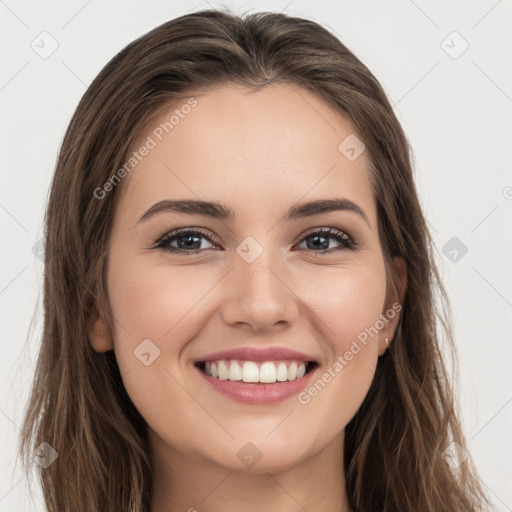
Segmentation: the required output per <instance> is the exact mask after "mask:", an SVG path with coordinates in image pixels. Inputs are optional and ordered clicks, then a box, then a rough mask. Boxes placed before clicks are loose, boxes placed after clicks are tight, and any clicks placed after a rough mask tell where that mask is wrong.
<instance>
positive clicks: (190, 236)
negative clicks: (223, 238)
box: [178, 235, 201, 249]
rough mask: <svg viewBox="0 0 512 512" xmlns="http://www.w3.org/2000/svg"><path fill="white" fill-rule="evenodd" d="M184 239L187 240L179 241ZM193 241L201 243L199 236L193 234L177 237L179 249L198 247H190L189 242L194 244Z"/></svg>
mask: <svg viewBox="0 0 512 512" xmlns="http://www.w3.org/2000/svg"><path fill="white" fill-rule="evenodd" d="M184 239H186V240H187V242H186V243H181V241H182V240H184ZM194 239H195V240H194ZM194 243H196V244H197V243H199V245H201V241H200V240H199V237H197V236H194V235H188V236H182V237H180V238H178V247H179V248H180V249H191V248H192V249H199V247H191V244H194Z"/></svg>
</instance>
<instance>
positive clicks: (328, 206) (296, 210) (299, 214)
mask: <svg viewBox="0 0 512 512" xmlns="http://www.w3.org/2000/svg"><path fill="white" fill-rule="evenodd" d="M334 211H349V212H353V213H355V214H357V215H358V216H359V217H361V218H362V219H363V220H364V221H365V222H366V224H368V226H370V222H369V220H368V216H367V215H366V213H365V212H364V211H363V210H362V208H360V207H359V206H358V205H357V204H355V203H353V202H352V201H350V200H348V199H344V198H333V199H318V200H316V201H310V202H307V203H301V204H298V205H296V206H293V207H292V208H290V209H289V210H288V212H287V213H286V214H285V220H297V219H302V218H306V217H311V216H313V215H320V214H322V213H329V212H334ZM163 212H176V213H187V214H190V215H204V216H207V217H212V218H215V219H219V220H224V221H230V222H232V221H234V220H235V212H234V210H232V209H231V208H230V207H229V206H225V205H223V204H221V203H217V202H209V201H200V200H190V199H181V200H170V199H166V200H164V201H159V202H158V203H156V204H154V205H153V206H152V207H151V208H150V209H149V210H148V211H147V212H146V213H144V215H142V217H141V218H140V219H139V221H138V223H140V222H142V221H145V220H147V219H149V218H151V217H154V216H155V215H157V214H159V213H163Z"/></svg>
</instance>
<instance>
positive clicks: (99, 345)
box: [88, 316, 114, 352]
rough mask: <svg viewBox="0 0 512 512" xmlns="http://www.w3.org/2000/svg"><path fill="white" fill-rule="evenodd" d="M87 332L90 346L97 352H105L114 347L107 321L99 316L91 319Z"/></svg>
mask: <svg viewBox="0 0 512 512" xmlns="http://www.w3.org/2000/svg"><path fill="white" fill-rule="evenodd" d="M88 332H89V341H90V342H91V345H92V348H93V349H94V350H96V351H97V352H107V351H108V350H113V349H114V340H113V336H112V332H111V331H110V328H109V327H108V325H107V323H106V322H105V321H104V320H102V319H101V318H100V317H99V316H97V317H96V319H95V320H93V321H92V323H91V324H90V327H89V329H88Z"/></svg>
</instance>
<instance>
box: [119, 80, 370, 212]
mask: <svg viewBox="0 0 512 512" xmlns="http://www.w3.org/2000/svg"><path fill="white" fill-rule="evenodd" d="M190 98H193V100H191V99H189V100H188V101H187V99H185V100H182V101H181V103H180V102H173V104H172V106H169V108H168V109H167V110H165V111H164V112H163V113H161V114H159V115H158V116H157V117H154V118H153V119H152V120H151V121H150V122H149V123H148V124H147V125H146V127H145V128H144V129H143V130H142V131H141V133H140V135H139V137H138V138H137V140H136V141H135V143H134V145H133V147H132V151H138V150H139V149H140V148H142V147H144V146H146V147H150V149H149V150H148V151H144V153H145V156H140V155H139V158H140V161H138V162H137V165H136V167H135V168H134V170H133V171H131V172H130V173H129V175H128V178H127V179H126V181H125V183H123V187H122V189H123V191H122V196H123V197H122V200H121V204H120V205H119V207H120V208H122V207H123V206H122V205H123V203H124V204H125V205H126V204H129V205H131V210H132V211H133V210H140V209H142V208H148V207H149V206H151V205H152V204H153V203H155V202H157V201H160V200H162V199H172V198H189V199H198V198H199V199H202V200H212V201H218V200H222V201H224V202H226V203H230V204H231V205H232V206H233V208H234V209H235V210H238V209H240V210H241V212H240V213H241V214H242V213H243V210H244V207H245V209H247V208H249V207H250V209H251V210H252V213H254V207H255V206H256V205H258V208H260V209H262V210H263V209H266V208H270V209H272V210H274V209H275V208H276V207H277V206H279V205H281V206H282V205H283V202H285V203H286V205H288V204H292V203H294V202H297V201H299V200H300V199H301V198H304V200H314V199H317V198H325V197H332V196H334V195H336V196H343V197H347V198H349V199H352V200H354V201H357V202H358V203H361V204H362V205H364V206H365V209H366V211H367V214H368V216H369V218H370V220H371V222H373V219H374V217H375V210H374V205H373V197H372V192H371V187H370V182H369V176H368V169H369V160H368V157H367V155H366V152H364V151H363V153H362V154H361V155H360V156H359V157H358V158H356V159H355V160H353V159H349V158H347V156H346V154H344V153H343V151H340V149H339V146H340V143H342V141H344V140H347V137H349V139H348V140H349V141H351V140H352V139H351V137H355V136H357V135H356V134H355V129H354V127H353V125H352V124H351V123H350V121H349V120H348V119H347V118H346V117H345V116H343V115H342V114H341V113H339V112H338V111H336V110H334V109H332V108H330V107H329V106H328V105H327V104H326V103H325V102H324V101H323V100H322V99H320V98H319V97H317V96H316V95H314V94H312V93H310V92H308V91H306V90H304V89H299V88H297V87H296V86H293V85H288V84H278V85H272V86H267V87H265V88H263V89H261V90H259V91H257V92H254V91H252V90H250V89H248V88H245V87H242V86H235V85H229V86H222V87H218V88H216V89H212V90H209V91H208V92H203V93H201V94H197V95H194V94H191V96H190ZM356 140H357V139H356ZM357 149H358V148H356V150H357ZM249 213H250V212H249ZM272 214H273V215H274V216H275V211H273V213H272Z"/></svg>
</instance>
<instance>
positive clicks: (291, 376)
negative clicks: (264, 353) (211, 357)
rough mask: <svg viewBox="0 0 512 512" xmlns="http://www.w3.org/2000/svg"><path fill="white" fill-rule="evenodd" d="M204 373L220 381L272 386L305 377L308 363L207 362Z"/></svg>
mask: <svg viewBox="0 0 512 512" xmlns="http://www.w3.org/2000/svg"><path fill="white" fill-rule="evenodd" d="M204 372H205V373H206V375H210V376H212V377H215V378H217V379H219V380H231V381H243V382H261V383H265V384H271V383H274V382H276V381H277V382H286V381H293V380H295V379H300V378H302V377H304V375H305V373H306V363H304V361H291V362H290V361H287V362H285V361H266V362H264V363H256V362H254V361H235V360H232V361H228V360H219V361H215V362H212V361H207V362H205V364H204Z"/></svg>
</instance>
